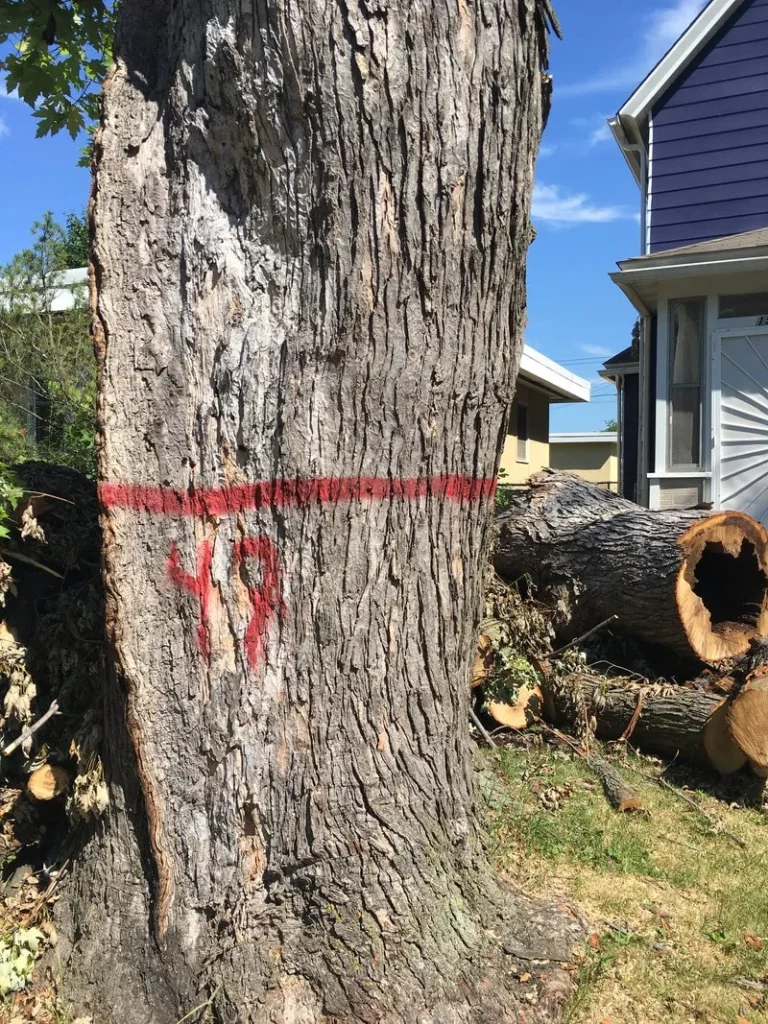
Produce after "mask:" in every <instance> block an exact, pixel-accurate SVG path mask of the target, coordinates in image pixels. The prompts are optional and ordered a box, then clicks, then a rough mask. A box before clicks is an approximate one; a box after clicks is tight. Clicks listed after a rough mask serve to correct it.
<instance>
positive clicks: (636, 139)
mask: <svg viewBox="0 0 768 1024" xmlns="http://www.w3.org/2000/svg"><path fill="white" fill-rule="evenodd" d="M744 2H745V0H710V2H709V3H708V4H707V6H706V7H705V8H704V10H703V11H702V12H701V14H699V16H698V17H697V18H696V19H695V20H694V21H693V22H692V23H691V25H690V26H689V27H688V28H687V29H686V30H685V32H683V34H682V35H681V36H680V38H679V39H678V40H677V42H676V43H675V44H674V46H672V47H671V49H669V50H668V51H667V53H666V54H665V55H664V56H663V57H662V58H661V60H660V61H659V63H658V64H657V65H656V67H655V68H654V69H653V70H652V71H651V72H650V74H649V75H648V76H647V77H646V78H645V79H644V80H643V82H642V83H641V84H640V85H639V86H638V87H637V89H635V91H634V92H633V93H632V95H631V96H630V97H629V99H628V100H627V102H626V103H625V104H624V106H623V107H622V108H621V110H620V111H619V112H618V114H617V115H616V117H614V118H611V120H610V121H609V122H608V123H609V124H610V127H611V131H612V132H613V134H614V136H615V138H616V141H617V142H618V143H619V145H620V146H621V149H622V151H623V153H624V156H625V157H626V160H627V163H628V164H629V166H630V169H631V170H632V173H633V174H634V176H635V177H636V178H637V179H638V181H639V180H640V172H641V161H640V157H639V154H638V152H637V150H632V148H631V147H632V146H639V147H642V148H647V137H646V127H647V123H648V117H649V115H650V112H651V110H652V109H653V107H654V106H655V104H656V103H657V102H658V101H659V100H660V99H661V97H662V96H663V95H664V93H665V92H666V91H667V90H668V89H669V87H670V86H671V85H672V84H673V83H674V82H675V81H676V79H678V78H679V77H680V75H682V74H683V72H684V71H685V70H686V68H687V67H688V66H689V65H690V64H691V62H692V61H693V60H694V59H695V58H696V57H697V56H698V54H700V53H701V51H702V50H703V49H704V47H705V46H706V45H707V43H709V41H710V40H711V39H712V37H713V36H714V35H715V34H716V33H717V32H718V31H719V30H720V29H721V28H722V26H723V25H724V24H725V22H726V21H727V20H728V18H730V17H731V16H732V15H734V14H735V13H736V11H737V10H738V9H739V7H741V6H742V4H743V3H744Z"/></svg>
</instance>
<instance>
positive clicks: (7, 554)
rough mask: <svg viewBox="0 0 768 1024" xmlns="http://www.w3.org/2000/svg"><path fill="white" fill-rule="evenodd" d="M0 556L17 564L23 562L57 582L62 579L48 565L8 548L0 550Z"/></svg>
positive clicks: (58, 573) (59, 574)
mask: <svg viewBox="0 0 768 1024" xmlns="http://www.w3.org/2000/svg"><path fill="white" fill-rule="evenodd" d="M0 555H2V557H3V558H10V559H12V560H15V561H17V562H25V563H26V564H27V565H33V566H34V567H35V568H36V569H42V571H43V572H47V573H49V575H51V576H55V577H56V579H57V580H63V579H64V577H63V576H62V575H61V573H60V572H56V570H55V569H51V567H50V566H48V565H43V563H42V562H38V561H37V559H36V558H30V557H29V555H22V554H20V553H19V552H18V551H9V550H8V548H0Z"/></svg>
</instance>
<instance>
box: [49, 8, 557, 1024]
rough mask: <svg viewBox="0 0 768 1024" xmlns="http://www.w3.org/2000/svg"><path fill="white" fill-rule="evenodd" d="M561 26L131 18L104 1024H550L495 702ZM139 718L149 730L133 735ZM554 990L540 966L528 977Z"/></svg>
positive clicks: (391, 18)
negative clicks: (521, 359)
mask: <svg viewBox="0 0 768 1024" xmlns="http://www.w3.org/2000/svg"><path fill="white" fill-rule="evenodd" d="M546 9H547V7H546V3H545V2H544V0H539V2H534V0H454V2H452V3H448V4H436V3H417V4H414V3H413V2H412V0H376V2H373V3H371V2H368V0H359V2H351V3H350V2H346V0H292V2H290V3H287V2H286V0H263V2H259V3H258V4H252V3H250V2H245V0H206V2H205V3H202V4H201V3H198V2H192V0H177V2H176V3H173V4H171V3H169V2H167V0H166V2H158V0H122V2H121V4H120V8H119V22H120V27H119V32H118V41H117V54H118V58H117V63H116V67H115V69H114V71H113V72H112V74H111V76H110V79H109V81H108V83H107V86H106V91H105V109H104V114H103V123H102V127H101V131H100V133H99V137H98V140H97V145H96V152H97V156H96V179H95V187H94V196H93V203H92V217H93V225H94V230H95V247H94V256H93V269H94V282H95V300H94V301H95V314H96V324H97V327H96V333H97V345H98V349H99V355H100V366H101V389H100V423H101V431H102V435H103V437H102V443H101V451H100V474H101V480H102V484H101V496H102V501H103V505H104V508H105V511H104V517H103V526H104V531H105V558H106V582H107V589H108V595H109V606H108V626H109V629H110V632H111V637H112V640H113V642H114V647H115V653H116V659H115V661H116V664H115V679H114V680H113V681H112V683H111V688H110V692H109V694H108V699H107V721H106V725H105V729H106V747H107V758H108V763H107V771H108V773H109V777H110V781H111V789H112V795H113V807H112V809H111V812H110V815H109V818H108V820H107V822H106V823H105V825H104V826H103V827H102V828H101V829H100V830H99V832H98V833H97V834H96V835H95V836H94V837H93V838H92V840H91V842H90V845H89V846H88V848H87V850H86V851H85V854H84V856H83V857H82V858H80V860H79V862H78V864H77V867H76V869H75V876H74V880H73V884H72V886H71V888H70V892H69V894H68V896H67V899H66V901H65V908H64V910H63V912H62V919H63V925H64V927H63V931H64V932H67V933H69V935H70V937H71V938H72V944H71V947H70V948H69V954H68V956H69V959H68V961H67V966H66V969H65V971H64V978H63V980H64V984H65V987H66V989H67V991H68V993H69V995H70V996H71V998H72V999H73V1001H74V1002H75V1003H76V1004H77V1005H78V1006H81V1007H84V1008H86V1009H87V1008H90V1010H91V1011H92V1012H93V1013H94V1016H95V1018H96V1019H97V1020H98V1021H99V1022H100V1024H107V1022H110V1021H115V1022H117V1021H119V1022H120V1024H134V1022H135V1024H139V1022H140V1024H169V1022H171V1021H174V1020H176V1019H178V1018H179V1017H181V1016H182V1014H183V1013H187V1012H189V1010H190V1009H191V1008H192V1007H194V1006H195V1005H197V1004H199V1003H200V1002H201V1000H204V999H205V997H206V995H207V994H209V993H211V992H213V991H214V990H216V996H215V1000H214V1006H215V1013H216V1015H217V1016H216V1019H217V1020H221V1021H226V1022H235V1021H238V1022H239V1021H258V1022H260V1024H261V1022H274V1024H291V1022H302V1024H304V1022H306V1024H309V1022H314V1021H339V1022H342V1021H371V1022H373V1021H382V1022H391V1024H396V1022H413V1021H419V1022H424V1024H426V1022H430V1021H432V1022H435V1024H438V1022H439V1024H449V1022H452V1021H456V1022H459V1021H474V1022H480V1021H488V1022H493V1021H501V1020H511V1019H515V1020H539V1019H541V1020H543V1019H546V1018H547V1017H548V1016H549V1015H550V1014H551V1013H553V1012H554V1009H555V1007H556V1005H557V1004H558V1002H559V1001H560V1000H561V998H562V994H563V986H562V984H561V981H562V978H561V977H558V976H557V972H552V973H551V974H550V975H549V981H547V982H543V981H542V986H543V987H542V990H541V991H540V992H539V997H538V1003H537V1002H536V999H535V998H533V999H528V1000H527V1001H526V1000H525V999H523V1000H522V1001H520V996H521V994H523V995H525V994H526V993H527V992H529V991H530V983H528V984H527V985H526V984H523V983H521V982H519V981H515V978H516V977H518V976H519V974H520V973H523V972H524V973H525V975H527V976H529V975H530V974H531V973H532V974H533V976H534V978H533V981H534V982H535V981H536V979H537V978H539V977H540V975H543V972H542V971H541V969H540V968H536V967H534V966H528V965H529V959H530V958H531V957H533V958H534V959H543V960H547V959H548V958H554V959H555V960H557V959H561V960H562V959H565V958H567V956H568V954H569V944H570V943H571V942H572V939H573V935H574V924H573V922H572V921H570V920H569V919H567V918H565V917H561V918H559V917H557V915H553V914H552V913H551V911H550V910H549V909H548V908H544V907H541V906H539V905H535V904H529V903H527V902H526V901H524V900H522V899H520V898H519V897H517V896H513V895H511V894H505V895H504V894H500V893H499V892H498V891H497V890H495V888H494V882H493V880H492V878H491V876H490V874H489V867H488V863H487V860H486V857H485V855H484V852H483V848H482V842H481V839H480V837H479V834H478V828H477V825H476V821H475V816H474V807H473V796H472V782H471V770H470V761H469V758H468V738H467V729H466V721H467V712H468V700H469V694H468V686H467V685H466V684H467V680H468V675H469V667H470V666H469V661H470V654H471V651H472V648H473V639H474V635H475V633H474V631H475V629H476V626H477V622H478V616H479V611H480V599H481V580H482V578H483V565H484V559H485V557H486V548H487V545H486V541H487V530H486V521H487V518H488V514H489V511H490V504H491V500H492V494H493V481H494V480H495V473H496V465H497V453H498V451H499V448H500V441H501V438H502V435H503V431H504V420H505V414H506V410H507V408H508V406H509V403H510V398H511V395H512V388H513V383H514V377H515V369H516V365H517V360H518V356H519V351H520V346H521V328H522V325H523V319H524V301H525V300H524V265H525V254H526V249H527V246H528V242H529V237H530V226H529V207H530V196H531V183H532V182H531V178H532V167H533V160H534V155H535V151H536V148H537V145H538V140H539V135H540V130H541V125H542V118H543V109H544V107H545V105H546V102H547V96H546V92H547V87H546V82H545V80H544V78H543V75H542V69H543V65H544V63H545V61H546V39H545V36H546V30H547V26H546V23H545V22H546ZM124 723H127V728H126V727H125V724H124ZM523 965H526V966H525V967H524V966H523Z"/></svg>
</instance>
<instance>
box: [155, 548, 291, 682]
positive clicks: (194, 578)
mask: <svg viewBox="0 0 768 1024" xmlns="http://www.w3.org/2000/svg"><path fill="white" fill-rule="evenodd" d="M232 556H233V558H232V562H233V565H234V567H235V569H240V568H241V567H243V568H246V569H247V568H248V567H250V568H252V569H255V570H256V572H257V574H258V575H260V576H261V579H260V582H259V583H258V585H252V584H251V583H247V584H246V586H247V589H248V597H249V600H250V603H251V614H250V618H249V620H248V626H247V627H246V631H245V636H244V638H243V648H244V650H245V654H246V657H247V658H248V662H249V664H250V665H251V666H252V667H253V668H256V667H257V666H258V665H259V664H260V663H261V661H262V660H263V658H264V652H265V649H266V643H267V630H268V628H269V625H270V622H271V620H272V619H273V618H274V616H275V615H277V614H278V613H280V614H282V613H283V611H284V605H283V598H282V581H281V574H280V558H279V555H278V551H277V548H276V547H275V545H274V544H273V543H272V541H271V540H270V539H269V537H265V536H263V535H262V536H258V537H246V538H244V539H243V540H240V541H237V542H236V543H235V544H234V545H233V549H232ZM212 561H213V546H212V544H211V541H209V540H204V541H203V542H202V543H201V544H200V545H199V546H198V549H197V565H196V567H195V572H194V573H190V572H187V570H186V569H185V568H184V567H183V566H182V564H181V554H180V553H179V549H178V547H177V546H176V542H175V541H174V542H173V543H172V544H171V553H170V555H169V557H168V562H167V568H168V575H169V577H170V579H171V581H172V582H173V583H175V584H176V586H177V587H179V588H180V589H181V590H186V591H187V593H189V594H193V595H194V596H195V597H196V598H197V600H198V602H199V611H198V616H199V618H198V626H197V644H198V647H199V648H200V651H201V652H202V654H203V657H205V659H206V660H207V661H210V658H211V617H210V608H211V590H212V587H213V580H212V577H211V564H212Z"/></svg>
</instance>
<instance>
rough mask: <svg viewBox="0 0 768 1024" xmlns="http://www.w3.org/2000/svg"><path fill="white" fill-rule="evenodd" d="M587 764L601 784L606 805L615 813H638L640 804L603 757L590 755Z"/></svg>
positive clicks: (631, 790) (640, 807) (624, 781)
mask: <svg viewBox="0 0 768 1024" xmlns="http://www.w3.org/2000/svg"><path fill="white" fill-rule="evenodd" d="M587 764H588V765H589V767H590V768H591V769H592V771H593V772H594V773H595V775H596V776H597V777H598V779H600V781H601V782H602V784H603V791H604V793H605V796H606V799H607V800H608V803H609V804H610V805H611V807H613V808H614V809H615V810H617V811H621V812H625V811H640V810H642V804H641V803H640V799H639V798H638V796H637V794H636V793H635V791H634V790H633V789H631V788H630V786H629V785H628V784H627V782H626V780H625V779H624V778H623V777H622V776H621V775H620V774H619V772H618V771H617V770H616V769H615V768H614V767H613V765H612V764H609V763H608V761H606V760H605V758H603V757H598V756H597V754H591V755H590V756H589V757H588V758H587Z"/></svg>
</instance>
